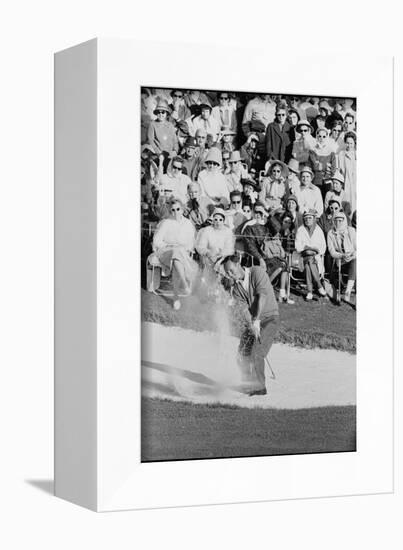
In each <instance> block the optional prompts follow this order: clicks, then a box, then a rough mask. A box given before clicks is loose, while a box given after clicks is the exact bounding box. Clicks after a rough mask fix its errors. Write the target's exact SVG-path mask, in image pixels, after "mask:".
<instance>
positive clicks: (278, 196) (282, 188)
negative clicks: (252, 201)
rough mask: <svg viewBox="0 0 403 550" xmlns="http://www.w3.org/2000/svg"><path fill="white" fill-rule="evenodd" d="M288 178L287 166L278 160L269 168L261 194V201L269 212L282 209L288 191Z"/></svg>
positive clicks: (262, 183) (263, 181)
mask: <svg viewBox="0 0 403 550" xmlns="http://www.w3.org/2000/svg"><path fill="white" fill-rule="evenodd" d="M287 176H288V168H287V166H286V165H285V164H284V163H283V162H280V161H278V160H276V161H274V162H273V163H272V164H271V165H270V166H269V168H268V171H267V175H265V176H264V177H263V178H262V180H261V186H262V189H261V191H260V194H259V199H260V201H261V202H262V203H263V204H264V206H265V208H266V209H267V210H268V211H269V212H270V211H272V210H277V209H278V208H280V207H281V205H282V200H283V198H284V196H285V194H286V190H287V189H286V178H287Z"/></svg>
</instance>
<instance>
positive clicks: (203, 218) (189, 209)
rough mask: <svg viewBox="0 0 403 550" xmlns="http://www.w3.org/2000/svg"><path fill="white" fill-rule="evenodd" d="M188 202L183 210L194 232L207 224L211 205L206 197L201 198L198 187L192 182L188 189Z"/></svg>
mask: <svg viewBox="0 0 403 550" xmlns="http://www.w3.org/2000/svg"><path fill="white" fill-rule="evenodd" d="M188 195H189V200H188V202H187V204H186V208H185V216H186V217H187V218H189V220H190V221H191V222H192V223H193V225H194V226H195V229H196V231H198V230H199V229H200V228H201V227H204V226H205V225H206V224H207V220H208V219H209V217H210V213H211V211H212V205H211V202H210V200H209V199H208V198H207V197H202V196H201V190H200V185H199V184H198V183H197V182H192V183H190V184H189V187H188Z"/></svg>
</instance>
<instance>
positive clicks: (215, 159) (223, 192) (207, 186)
mask: <svg viewBox="0 0 403 550" xmlns="http://www.w3.org/2000/svg"><path fill="white" fill-rule="evenodd" d="M204 164H205V165H206V168H205V169H204V170H202V171H201V172H200V173H199V176H198V178H197V181H198V183H199V185H200V189H201V194H202V196H203V197H207V198H208V199H209V200H210V202H211V203H212V204H214V205H215V206H218V205H222V206H224V207H226V206H228V204H229V191H228V186H227V179H226V177H225V176H224V174H223V173H222V172H221V165H222V157H221V152H220V151H219V150H218V149H217V148H216V147H212V148H211V149H209V151H208V153H207V156H206V159H205V161H204Z"/></svg>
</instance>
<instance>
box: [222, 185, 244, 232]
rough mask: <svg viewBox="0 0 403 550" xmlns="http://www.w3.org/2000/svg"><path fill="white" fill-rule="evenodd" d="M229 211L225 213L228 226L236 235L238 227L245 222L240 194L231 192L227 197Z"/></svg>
mask: <svg viewBox="0 0 403 550" xmlns="http://www.w3.org/2000/svg"><path fill="white" fill-rule="evenodd" d="M229 199H230V209H229V210H227V211H226V214H227V221H228V226H229V227H230V228H231V229H232V230H233V232H234V233H235V234H237V233H238V227H239V226H240V225H242V224H243V223H244V222H246V221H247V218H246V217H245V215H244V213H243V211H242V192H241V191H232V192H231V193H230V196H229Z"/></svg>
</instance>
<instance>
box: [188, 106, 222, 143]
mask: <svg viewBox="0 0 403 550" xmlns="http://www.w3.org/2000/svg"><path fill="white" fill-rule="evenodd" d="M211 111H212V109H211V107H210V105H207V104H206V103H203V104H202V105H200V115H199V116H197V117H195V118H193V119H189V120H188V126H189V133H190V135H192V136H194V135H195V134H196V132H197V130H199V129H203V130H204V131H205V132H206V134H207V135H208V134H210V135H211V136H212V141H213V142H215V141H217V140H218V138H219V135H220V131H221V126H220V124H219V123H218V122H217V120H216V119H215V118H213V117H212V116H211Z"/></svg>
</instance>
